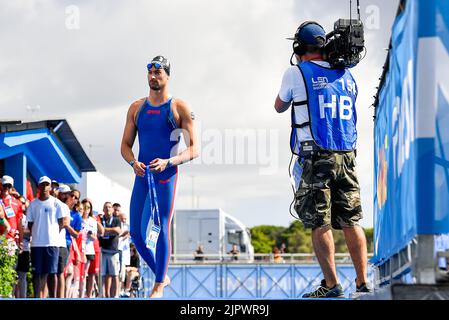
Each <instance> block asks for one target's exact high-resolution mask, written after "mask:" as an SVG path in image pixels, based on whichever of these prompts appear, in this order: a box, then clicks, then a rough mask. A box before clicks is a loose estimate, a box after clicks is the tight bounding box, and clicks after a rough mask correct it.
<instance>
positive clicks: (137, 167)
mask: <svg viewBox="0 0 449 320" xmlns="http://www.w3.org/2000/svg"><path fill="white" fill-rule="evenodd" d="M133 169H134V173H135V174H136V176H139V177H143V176H145V170H146V169H147V167H146V166H145V164H144V163H142V162H139V161H136V162H134V165H133Z"/></svg>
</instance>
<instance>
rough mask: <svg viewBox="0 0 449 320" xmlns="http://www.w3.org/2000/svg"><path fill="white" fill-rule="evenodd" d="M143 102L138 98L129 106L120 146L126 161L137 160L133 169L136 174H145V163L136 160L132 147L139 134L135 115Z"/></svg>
mask: <svg viewBox="0 0 449 320" xmlns="http://www.w3.org/2000/svg"><path fill="white" fill-rule="evenodd" d="M142 103H143V101H142V100H137V101H135V102H133V103H132V104H131V106H130V107H129V109H128V114H127V115H126V122H125V129H124V130H123V137H122V143H121V146H120V151H121V154H122V157H123V159H125V161H126V162H128V163H129V162H130V161H131V160H135V161H136V162H135V163H134V166H133V169H134V172H135V174H136V175H138V176H143V175H144V174H145V164H144V163H141V162H138V161H137V160H136V158H135V156H134V153H133V150H132V148H133V144H134V141H135V140H136V135H137V127H136V123H135V117H136V113H137V111H138V110H139V108H140V106H141V105H142Z"/></svg>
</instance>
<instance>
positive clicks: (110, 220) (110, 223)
mask: <svg viewBox="0 0 449 320" xmlns="http://www.w3.org/2000/svg"><path fill="white" fill-rule="evenodd" d="M112 219H114V217H110V218H109V222H108V223H107V224H106V220H105V219H104V218H103V224H104V226H105V227H106V228H110V227H111V225H112ZM108 225H109V227H108Z"/></svg>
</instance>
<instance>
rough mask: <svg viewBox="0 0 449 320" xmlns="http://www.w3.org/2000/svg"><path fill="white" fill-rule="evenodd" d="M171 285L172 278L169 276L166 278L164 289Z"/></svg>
mask: <svg viewBox="0 0 449 320" xmlns="http://www.w3.org/2000/svg"><path fill="white" fill-rule="evenodd" d="M170 283H171V280H170V277H169V276H165V279H164V287H167V286H169V285H170Z"/></svg>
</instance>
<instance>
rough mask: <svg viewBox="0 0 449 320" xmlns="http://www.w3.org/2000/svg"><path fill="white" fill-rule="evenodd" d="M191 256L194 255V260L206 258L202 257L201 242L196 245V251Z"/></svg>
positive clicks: (202, 247)
mask: <svg viewBox="0 0 449 320" xmlns="http://www.w3.org/2000/svg"><path fill="white" fill-rule="evenodd" d="M193 256H194V257H195V258H193V260H195V261H204V260H207V259H206V258H205V257H204V246H203V245H202V244H200V245H199V246H198V249H196V251H195V252H194V253H193Z"/></svg>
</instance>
